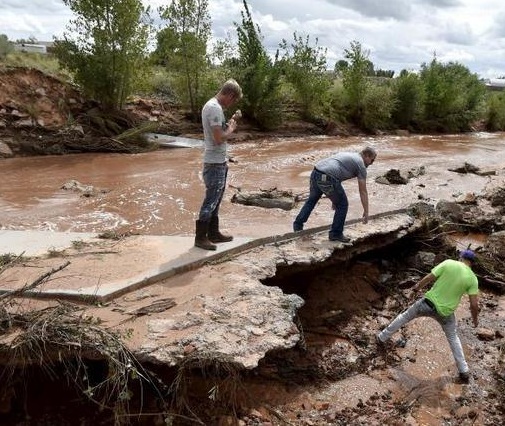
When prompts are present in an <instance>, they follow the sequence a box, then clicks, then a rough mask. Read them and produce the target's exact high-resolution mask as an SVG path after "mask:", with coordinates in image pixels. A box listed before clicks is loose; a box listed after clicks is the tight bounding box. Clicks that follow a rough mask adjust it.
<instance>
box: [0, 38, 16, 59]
mask: <svg viewBox="0 0 505 426" xmlns="http://www.w3.org/2000/svg"><path fill="white" fill-rule="evenodd" d="M13 50H14V47H13V46H12V43H11V42H10V41H9V38H8V37H7V36H6V35H5V34H0V59H5V57H6V56H7V55H8V54H9V53H10V52H12V51H13Z"/></svg>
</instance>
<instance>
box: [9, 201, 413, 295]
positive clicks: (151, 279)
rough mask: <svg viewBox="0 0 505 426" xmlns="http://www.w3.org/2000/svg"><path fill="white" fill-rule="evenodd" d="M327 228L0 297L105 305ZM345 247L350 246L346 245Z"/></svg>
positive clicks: (401, 211) (399, 211)
mask: <svg viewBox="0 0 505 426" xmlns="http://www.w3.org/2000/svg"><path fill="white" fill-rule="evenodd" d="M409 211H410V210H409V209H405V208H404V209H397V210H392V211H389V212H383V213H378V214H375V215H372V216H370V217H369V220H374V219H381V218H386V217H390V216H394V215H397V214H405V213H409ZM360 221H361V219H352V220H349V221H346V225H347V226H348V225H352V224H355V223H359V222H360ZM329 229H330V226H329V225H322V226H318V227H315V228H310V229H306V230H303V231H297V232H288V233H285V234H280V235H272V236H268V237H263V238H258V239H255V240H250V241H248V242H246V243H244V244H241V245H239V246H236V247H233V248H231V249H228V250H223V251H219V252H217V253H215V254H211V255H209V256H206V257H204V258H202V259H197V260H194V261H192V262H188V263H185V264H182V265H178V266H173V265H168V266H167V267H165V268H161V270H160V267H158V268H153V269H151V270H148V271H146V272H143V273H142V274H139V275H137V276H136V277H133V278H129V279H127V280H126V281H122V282H116V283H111V284H108V285H106V286H103V287H102V288H100V287H99V286H93V287H87V288H82V289H77V290H53V289H49V290H27V291H24V292H20V291H19V290H18V291H11V290H5V289H0V294H2V295H7V294H9V293H10V294H13V295H15V296H16V297H28V298H35V299H62V300H68V301H76V302H81V303H88V304H101V303H107V302H109V301H111V300H113V299H115V298H117V297H120V296H123V295H124V294H126V293H129V292H132V291H136V290H140V289H142V288H144V287H147V286H149V285H151V284H154V283H156V282H159V281H162V280H165V279H168V278H171V277H173V276H175V275H179V274H183V273H186V272H190V271H193V270H195V269H197V268H200V267H202V266H204V265H207V264H212V263H220V262H221V261H225V260H227V259H229V257H230V256H237V255H239V254H242V253H245V252H247V251H249V250H252V249H254V248H257V247H260V246H264V245H267V244H283V243H286V242H289V241H291V240H294V239H297V238H300V237H303V236H308V235H314V234H319V233H321V232H324V231H327V230H329ZM346 246H347V247H349V245H346ZM334 247H335V248H342V247H343V244H341V243H337V242H335V243H334ZM352 251H353V255H355V254H357V252H356V253H355V250H352ZM346 257H348V254H347V255H346Z"/></svg>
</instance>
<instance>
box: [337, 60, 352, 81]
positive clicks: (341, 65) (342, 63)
mask: <svg viewBox="0 0 505 426" xmlns="http://www.w3.org/2000/svg"><path fill="white" fill-rule="evenodd" d="M347 68H349V63H348V62H347V61H346V60H345V59H340V60H338V61H337V62H336V63H335V69H334V71H335V74H337V77H340V78H342V77H343V76H344V72H345V71H346V70H347Z"/></svg>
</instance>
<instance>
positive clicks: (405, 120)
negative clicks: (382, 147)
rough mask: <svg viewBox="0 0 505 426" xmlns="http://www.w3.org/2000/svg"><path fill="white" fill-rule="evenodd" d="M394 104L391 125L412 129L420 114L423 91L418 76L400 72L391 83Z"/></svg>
mask: <svg viewBox="0 0 505 426" xmlns="http://www.w3.org/2000/svg"><path fill="white" fill-rule="evenodd" d="M392 87H393V91H394V93H395V98H396V103H395V106H394V108H393V112H392V120H393V123H394V124H395V125H396V126H398V127H400V128H402V129H410V128H412V129H414V128H415V127H416V126H417V124H418V121H419V118H420V117H419V115H420V113H421V107H422V99H423V91H422V83H421V81H420V79H419V76H418V75H417V74H415V73H411V72H408V71H402V72H401V73H400V76H399V77H398V78H396V79H395V80H394V81H393V84H392Z"/></svg>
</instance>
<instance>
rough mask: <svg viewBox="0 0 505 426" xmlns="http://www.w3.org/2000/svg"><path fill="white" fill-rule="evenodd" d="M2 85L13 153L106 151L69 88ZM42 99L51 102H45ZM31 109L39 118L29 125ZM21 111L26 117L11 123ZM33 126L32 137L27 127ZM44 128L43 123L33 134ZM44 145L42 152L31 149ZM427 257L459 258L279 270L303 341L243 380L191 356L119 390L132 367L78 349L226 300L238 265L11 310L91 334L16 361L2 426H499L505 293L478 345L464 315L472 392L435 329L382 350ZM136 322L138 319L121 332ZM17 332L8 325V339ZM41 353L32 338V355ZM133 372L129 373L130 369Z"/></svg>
mask: <svg viewBox="0 0 505 426" xmlns="http://www.w3.org/2000/svg"><path fill="white" fill-rule="evenodd" d="M0 83H2V85H1V87H2V92H1V93H0V141H2V140H3V141H4V142H6V143H7V144H8V145H9V146H10V147H11V148H12V149H13V151H14V154H15V155H26V154H27V153H31V154H33V153H59V154H61V153H65V152H75V151H76V150H77V151H78V149H76V148H75V147H76V145H77V144H76V143H73V142H72V143H71V144H68V141H69V140H72V138H75V139H74V140H78V141H81V142H82V140H83V139H82V138H85V137H88V136H89V137H90V138H95V140H96V136H90V135H92V134H94V133H93V132H94V131H96V129H94V130H93V129H91V128H90V129H88V130H86V129H85V126H86V124H87V123H89V121H86V119H83V121H79V120H80V119H77V123H78V124H79V125H81V126H84V129H85V130H84V134H83V133H82V132H81V131H80V130H79V129H76V128H75V126H74V124H75V123H72V125H70V126H68V125H69V122H68V114H69V113H71V114H72V116H75V117H76V118H77V117H80V116H81V114H82V112H83V111H89V108H90V107H92V106H90V105H89V104H88V105H86V103H85V102H83V100H82V99H81V98H80V97H79V95H78V94H77V93H76V92H75V91H74V89H72V88H71V87H66V88H65V89H60V88H58V87H60V85H59V83H58V82H57V81H56V80H54V79H51V78H48V77H46V76H43V75H41V74H40V73H38V72H36V71H33V70H30V71H23V72H21V73H19V72H17V71H16V72H10V71H9V72H7V73H3V74H0ZM24 84H26V85H25V86H24ZM4 87H5V88H6V89H5V90H4ZM27 87H30V88H31V89H30V90H27ZM39 88H41V89H43V90H44V94H42V92H41V91H40V90H38V91H37V89H39ZM62 90H63V91H62ZM46 98H47V99H46ZM58 99H63V100H64V104H61V103H59V102H58ZM70 99H74V101H70ZM26 105H32V106H33V108H32V113H33V114H32V115H30V114H29V113H28V111H27V108H26ZM15 110H16V111H19V114H18V113H15V114H13V111H15ZM130 110H132V111H133V110H134V113H135V117H137V118H138V117H144V118H146V119H152V118H154V117H156V118H157V119H158V120H159V122H160V123H161V126H162V127H161V131H162V132H165V133H171V134H185V135H190V134H199V132H200V130H199V125H198V124H197V123H196V124H195V123H190V122H188V121H187V120H186V119H185V115H184V113H181V112H180V110H179V109H177V108H175V107H174V106H173V105H170V104H168V103H166V102H163V101H160V100H145V99H144V100H142V99H137V100H135V101H133V102H132V104H131V106H130ZM35 111H38V112H37V113H36V114H34V112H35ZM26 114H28V117H27V116H26ZM83 117H84V116H83ZM28 118H29V119H30V120H31V121H32V124H31V125H30V124H29V123H28V122H25V124H23V125H20V123H21V120H25V119H28ZM35 118H36V119H41V120H43V123H42V122H40V123H38V125H34V124H33V119H35ZM2 121H3V122H4V126H3V127H2V125H1V122H2ZM35 121H36V120H35ZM16 123H17V124H16ZM281 132H284V133H283V134H290V133H291V134H294V133H298V132H299V133H300V134H306V133H312V134H313V133H317V132H322V127H317V126H314V125H311V124H306V123H301V122H300V123H291V124H290V125H289V126H288V125H287V126H286V128H285V129H281ZM337 132H338V131H337ZM69 135H72V136H71V137H70V136H69ZM239 137H240V138H243V139H244V140H247V139H249V138H254V137H255V131H254V130H253V129H250V132H249V131H247V130H244V132H241V136H239ZM263 137H265V136H264V135H263ZM109 139H110V138H109ZM34 146H36V147H37V148H36V149H33V148H27V147H34ZM48 147H51V148H49V149H48ZM69 147H70V148H69ZM2 225H6V223H2ZM426 250H427V251H431V252H433V253H437V255H438V256H440V255H441V254H442V252H444V253H446V254H447V255H449V254H450V253H452V252H451V250H452V247H451V246H450V245H447V246H445V245H444V243H443V242H441V241H440V240H436V241H432V235H430V236H424V237H423V238H421V237H420V238H418V239H413V240H408V241H406V242H403V243H402V244H398V245H393V246H391V247H390V248H388V250H384V251H381V252H379V253H368V254H365V255H361V256H359V257H357V258H354V259H349V260H348V261H347V262H341V263H336V264H333V265H331V266H326V267H324V268H322V267H321V265H312V266H311V267H307V268H290V267H286V266H284V267H282V268H281V267H279V270H278V273H277V275H276V277H274V278H271V279H268V280H264V284H265V285H267V286H278V287H280V288H281V289H282V290H283V291H284V292H286V293H296V294H298V295H300V296H301V297H302V298H303V299H304V300H305V302H306V303H305V305H304V306H303V308H301V309H300V311H299V314H298V320H299V323H298V324H297V325H298V327H299V329H301V330H303V336H304V339H303V340H302V342H300V343H299V344H298V346H297V347H295V348H293V349H291V350H287V351H282V352H278V353H269V354H268V356H267V357H266V358H265V359H264V360H263V361H262V362H261V363H260V365H259V367H258V368H256V369H254V370H251V371H241V370H239V369H237V368H236V367H235V366H234V365H230V364H229V363H227V362H226V360H225V359H207V360H203V359H192V358H191V356H190V355H191V351H192V348H190V347H188V348H187V351H188V354H187V355H188V356H187V362H186V363H181V365H179V366H178V367H171V366H165V367H160V366H154V365H150V364H147V363H146V364H144V365H142V366H138V365H135V367H136V368H131V369H128V368H126V370H125V371H126V373H127V374H126V377H123V378H122V379H117V377H118V371H121V367H122V366H118V365H113V364H111V363H110V358H109V361H107V356H106V353H105V352H103V351H104V349H107V348H106V347H105V346H106V345H102V346H101V347H99V346H98V345H97V352H96V354H95V357H94V358H90V357H89V356H88V355H87V356H86V357H84V358H80V357H79V351H80V349H79V347H78V346H77V344H76V342H77V343H79V342H85V341H86V340H87V339H93V338H96V339H99V338H101V339H102V342H109V341H108V340H107V339H106V337H105V336H104V335H101V334H93V330H95V328H94V327H99V328H100V329H104V330H110V329H115V330H122V331H123V332H124V333H127V336H126V338H128V339H135V336H138V335H139V333H144V332H145V330H142V329H139V328H136V326H137V325H138V324H143V323H141V322H140V321H139V322H137V321H136V320H135V317H133V318H132V317H131V315H130V316H128V315H125V314H124V313H125V312H126V313H128V312H133V311H136V310H138V309H140V308H142V307H144V306H145V305H146V300H149V303H150V304H154V303H155V302H157V301H160V300H162V299H163V298H164V294H163V293H164V291H165V289H166V286H168V285H170V286H173V287H175V288H178V289H179V297H181V298H186V299H190V298H192V297H195V296H196V295H198V294H200V292H202V291H203V290H202V288H201V283H202V282H204V283H205V291H206V292H210V293H213V294H217V295H219V294H221V293H220V292H222V279H221V274H222V273H223V271H225V272H226V273H227V274H231V275H232V274H233V273H234V271H233V269H232V267H230V266H229V267H227V269H225V270H224V269H223V266H222V265H221V266H220V265H210V266H207V267H205V268H203V269H202V270H200V271H197V272H193V273H188V274H184V275H180V276H178V277H175V278H173V279H171V280H170V282H168V281H167V282H161V283H157V284H156V285H154V286H152V287H150V288H149V292H147V293H146V292H144V291H138V292H134V293H132V294H129V295H126V296H124V297H121V298H119V299H118V300H115V301H114V302H113V303H111V304H110V305H109V306H91V307H89V306H86V307H82V306H72V308H68V309H69V311H67V310H66V309H67V307H66V306H60V304H58V303H54V302H49V301H47V302H42V301H35V300H32V301H27V300H22V302H20V301H18V300H16V299H13V300H7V301H6V300H3V301H2V299H0V314H2V313H3V310H4V309H7V310H9V311H10V312H11V313H12V312H15V313H16V314H19V315H26V317H23V318H25V321H29V320H30V319H32V320H34V318H33V317H30V315H27V314H26V313H30V312H42V313H44V312H54V316H50V317H49V318H48V319H47V320H46V321H47V324H48V325H50V324H51V323H52V321H53V320H54V322H56V321H57V320H58V321H63V320H64V319H65V318H67V317H66V315H67V314H68V312H70V314H69V315H70V317H73V316H77V317H79V318H81V319H82V318H84V319H86V318H87V320H86V321H89V322H88V323H86V324H87V325H86V327H85V329H86V332H82V334H80V335H79V336H78V338H76V337H75V336H72V337H71V338H70V337H69V338H68V342H67V343H72V344H70V345H62V346H61V349H58V347H57V350H53V349H54V348H53V347H51V344H50V343H51V342H52V340H51V339H50V338H49V337H54V336H49V335H48V339H47V340H46V343H47V344H48V347H51V351H50V352H48V353H45V352H44V351H43V350H42V351H41V350H40V348H39V349H37V348H34V353H43V354H44V355H45V356H44V357H41V358H39V359H30V360H29V359H28V357H27V354H22V353H18V352H16V350H15V348H14V349H13V351H12V353H11V356H12V359H11V361H12V363H11V364H12V365H13V366H14V369H13V370H11V369H10V368H5V369H4V371H3V372H2V377H1V379H0V380H1V383H2V386H0V423H2V424H6V425H31V424H33V425H54V424H60V425H65V424H68V425H74V424H82V425H88V424H89V425H100V424H103V425H110V424H114V422H118V421H119V422H123V423H130V424H139V425H144V424H145V425H158V424H208V425H247V426H252V425H269V424H272V425H327V424H335V425H348V424H351V425H362V424H366V425H369V424H370V425H373V424H376V425H380V424H390V425H400V424H401V425H403V424H410V425H440V424H444V425H449V424H461V425H470V424H472V425H473V424H480V425H500V424H502V423H503V418H504V416H505V408H504V407H505V401H504V395H505V392H504V390H505V376H504V364H503V363H504V362H505V359H504V353H505V347H504V339H503V337H504V330H505V299H504V298H503V295H499V294H495V293H493V292H492V291H491V290H490V289H489V288H483V291H482V295H481V308H482V311H481V314H480V321H481V322H480V326H479V327H481V328H482V329H484V330H488V331H490V333H487V334H486V333H479V332H478V330H475V329H474V328H473V327H472V325H471V321H470V318H469V309H468V302H467V301H466V300H465V301H463V302H462V304H461V305H460V308H459V309H458V311H457V314H458V318H459V321H460V322H459V325H460V336H461V337H462V340H463V343H464V349H465V352H466V353H467V356H468V358H469V361H470V365H471V367H472V379H471V382H470V384H469V385H462V384H460V383H458V382H457V380H456V379H455V378H456V370H455V366H454V362H453V360H452V356H451V354H450V351H449V348H448V346H447V344H446V341H445V336H444V335H443V333H442V331H441V329H440V327H439V326H438V325H437V324H436V323H435V322H434V321H431V320H429V319H419V320H417V321H414V322H413V323H411V324H410V325H409V326H408V327H406V328H405V329H404V330H403V331H402V334H401V336H402V337H404V338H405V339H406V344H405V346H404V347H403V343H402V345H400V346H397V345H395V346H392V347H390V348H389V350H388V351H386V352H381V351H379V350H378V348H377V347H376V344H375V342H374V335H375V333H376V331H377V330H379V329H380V328H381V327H383V326H384V325H386V324H387V323H388V322H389V321H390V320H391V319H392V318H393V317H394V316H395V315H396V314H397V313H398V312H399V311H401V310H402V309H403V308H404V307H406V306H407V304H408V303H409V302H411V300H412V299H411V297H412V295H411V294H410V292H409V291H408V288H409V286H410V285H412V284H413V283H414V282H415V281H416V280H417V279H418V278H420V277H421V276H422V275H423V274H424V273H426V272H427V271H428V270H429V267H428V266H427V265H418V264H417V263H415V262H414V260H413V259H414V258H415V255H416V253H417V252H419V251H426ZM406 271H407V272H406ZM110 272H111V273H113V266H111V271H110ZM45 309H46V310H47V311H44V310H45ZM74 309H75V311H74ZM51 310H54V311H51ZM146 315H149V314H146ZM125 316H126V317H128V318H130V319H129V320H128V321H126V322H124V323H123V322H122V321H124V318H125ZM2 318H4V317H3V316H1V315H0V319H2ZM96 318H101V320H102V321H103V324H99V323H94V319H96ZM50 320H51V321H50ZM119 323H121V325H122V327H119V326H118V324H119ZM81 325H82V324H81ZM8 327H9V324H7V323H5V322H1V323H0V330H5V329H6V328H8ZM398 337H400V336H398ZM258 338H261V337H260V336H258ZM110 342H112V343H111V344H112V346H110V347H109V349H108V350H109V351H112V352H115V351H117V350H118V351H119V349H120V348H119V349H118V347H116V346H114V340H113V339H111V341H110ZM39 343H40V341H39V340H37V339H34V345H38V344H39ZM72 345H74V346H72ZM83 346H84V344H83ZM76 348H77V349H76ZM60 350H61V352H59V351H60ZM101 351H102V352H101ZM69 353H70V356H69ZM112 359H117V358H112ZM23 361H27V365H23ZM123 361H124V363H125V364H127V362H128V358H127V357H126V358H125V359H123ZM138 372H140V374H145V375H146V376H149V377H150V378H152V381H151V382H148V384H147V385H146V384H144V386H143V387H142V389H140V388H139V383H140V382H141V381H140V380H138V378H137V377H135V375H136V374H137V373H138ZM76 383H77V384H78V385H79V386H81V387H80V388H79V386H77V387H76ZM103 383H105V385H104V386H102V387H100V388H96V389H95V386H96V385H98V384H103ZM118 386H124V388H118ZM117 395H119V398H116V399H115V396H117ZM140 395H142V397H140ZM87 397H88V398H89V399H87ZM96 401H100V404H97V403H96ZM169 412H170V413H176V414H174V415H168V414H167V413H169ZM128 413H131V414H132V416H128ZM136 413H142V414H140V415H137V414H136Z"/></svg>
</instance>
